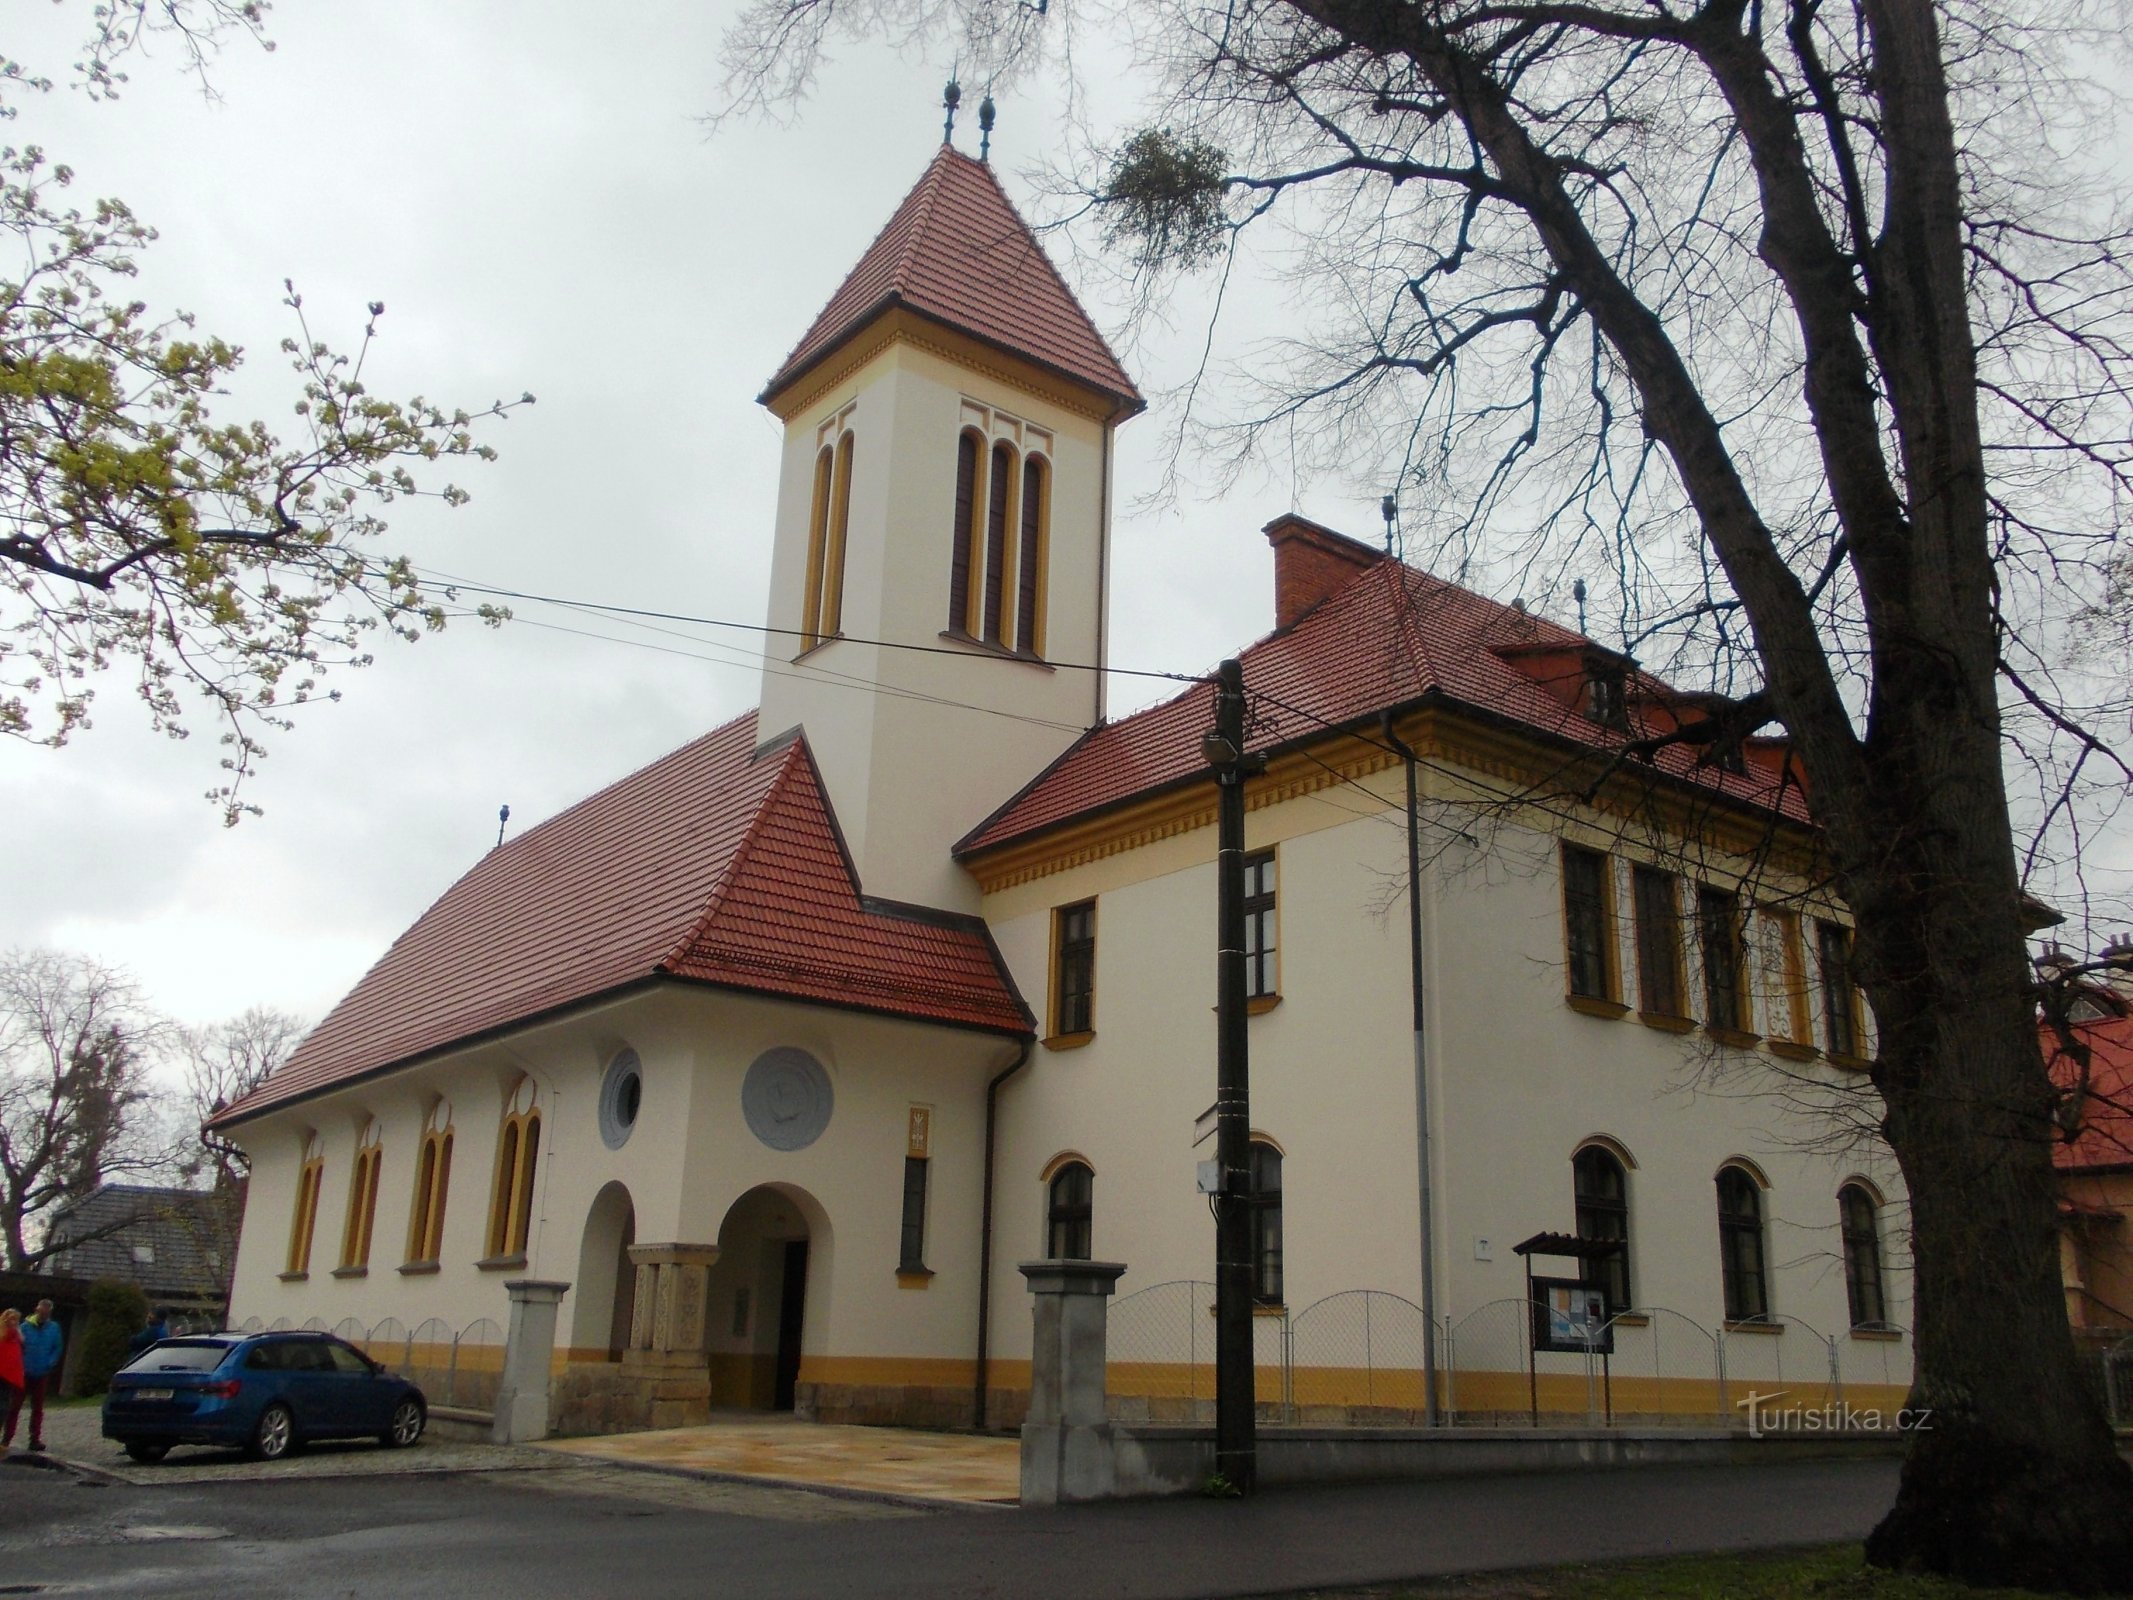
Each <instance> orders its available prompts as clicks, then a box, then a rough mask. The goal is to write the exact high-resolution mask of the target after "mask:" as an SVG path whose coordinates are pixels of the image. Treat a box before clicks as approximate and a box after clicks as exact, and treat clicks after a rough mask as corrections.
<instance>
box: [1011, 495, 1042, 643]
mask: <svg viewBox="0 0 2133 1600" xmlns="http://www.w3.org/2000/svg"><path fill="white" fill-rule="evenodd" d="M1050 476H1051V468H1050V467H1049V466H1048V465H1047V464H1046V462H1045V459H1044V457H1042V456H1035V455H1033V456H1031V457H1029V458H1028V459H1027V460H1025V461H1024V462H1023V463H1022V538H1021V544H1020V547H1019V550H1018V552H1017V554H1016V557H1015V591H1016V593H1015V649H1016V650H1018V651H1019V652H1021V653H1022V654H1023V655H1026V656H1041V655H1043V654H1044V593H1043V583H1044V561H1045V549H1044V546H1045V535H1046V533H1047V532H1048V529H1047V527H1046V524H1047V523H1048V522H1049V521H1050V518H1051V496H1050V495H1049V494H1047V493H1046V492H1045V491H1046V487H1047V480H1048V479H1049V478H1050Z"/></svg>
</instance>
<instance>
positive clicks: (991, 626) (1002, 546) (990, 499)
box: [979, 439, 1015, 644]
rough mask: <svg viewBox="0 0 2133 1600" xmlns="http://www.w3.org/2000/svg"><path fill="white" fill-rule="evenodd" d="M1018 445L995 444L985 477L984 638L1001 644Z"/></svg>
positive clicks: (992, 642) (989, 642) (981, 635)
mask: <svg viewBox="0 0 2133 1600" xmlns="http://www.w3.org/2000/svg"><path fill="white" fill-rule="evenodd" d="M1014 488H1015V447H1014V446H1013V445H1011V444H1009V443H1008V442H1007V441H1006V440H1005V439H1002V440H1000V441H999V442H998V443H996V444H995V445H994V446H993V447H992V467H991V470H990V472H988V473H987V475H986V480H985V619H984V620H985V629H984V632H983V633H982V634H980V635H979V637H980V638H982V639H984V641H985V642H986V643H987V644H1000V643H1002V642H1003V641H1002V638H1001V634H1000V629H1001V625H1002V624H1003V622H1004V621H1005V619H1006V613H1007V552H1008V544H1007V519H1008V508H1009V507H1010V506H1012V505H1013V504H1014Z"/></svg>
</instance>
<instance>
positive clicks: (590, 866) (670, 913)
mask: <svg viewBox="0 0 2133 1600" xmlns="http://www.w3.org/2000/svg"><path fill="white" fill-rule="evenodd" d="M660 980H668V981H673V980H684V981H686V980H694V981H697V982H702V983H708V984H714V985H717V986H719V987H722V988H728V989H736V990H743V991H747V992H750V993H755V994H763V995H771V996H776V997H781V998H786V999H794V1000H801V1001H812V1002H817V1003H821V1004H826V1005H833V1006H841V1007H845V1008H848V1009H852V1010H858V1011H870V1012H878V1013H882V1014H885V1015H889V1016H897V1017H906V1018H910V1019H912V1020H915V1021H921V1022H930V1023H941V1024H946V1025H949V1026H956V1027H966V1028H977V1029H982V1030H987V1031H991V1032H997V1033H1003V1034H1018V1035H1019V1034H1027V1033H1030V1032H1031V1031H1033V1023H1032V1020H1031V1017H1030V1014H1029V1011H1028V1009H1027V1008H1026V1007H1025V1006H1024V1005H1023V1003H1022V1001H1021V998H1020V996H1019V995H1018V994H1017V993H1016V991H1015V987H1014V983H1013V980H1012V979H1011V978H1009V976H1008V975H1007V972H1006V969H1005V967H1004V966H1003V965H1002V963H1001V961H1000V959H999V955H998V952H997V951H996V950H995V948H994V947H993V944H992V940H991V937H990V936H989V935H988V934H987V933H986V931H985V929H984V926H983V924H982V923H980V922H979V921H978V920H977V919H975V918H966V917H958V916H951V915H949V914H946V913H930V912H925V911H921V910H917V909H913V908H908V907H891V906H884V905H881V904H878V903H873V902H866V901H862V899H861V898H860V894H859V890H858V886H857V884H856V881H855V879H854V877H853V873H852V869H851V864H850V861H849V858H848V857H847V856H846V854H845V852H844V848H843V844H842V841H841V839H840V838H839V836H838V833H837V828H836V823H835V820H834V818H833V817H832V815H831V812H830V808H829V804H828V802H827V800H826V799H825V798H824V796H823V792H822V786H821V781H820V778H819V777H818V775H817V773H816V770H815V764H814V761H813V758H812V757H811V756H810V755H809V753H808V750H807V746H806V742H805V741H804V739H802V738H800V737H798V736H797V735H795V736H793V737H791V738H789V739H786V740H784V741H781V742H778V743H775V744H773V745H772V746H770V747H769V748H766V749H764V750H761V751H758V750H757V748H756V718H755V714H754V713H753V712H750V713H748V714H747V715H745V716H742V717H739V718H737V719H735V720H734V721H732V722H729V723H727V724H726V725H725V726H724V727H722V728H718V729H715V730H714V731H712V732H711V733H708V734H706V735H704V736H703V737H702V738H700V739H696V740H694V741H692V742H691V743H689V744H686V745H683V746H682V747H681V748H680V749H678V750H676V751H674V752H672V753H671V754H669V755H666V756H663V757H661V758H660V759H659V760H657V761H654V762H653V763H651V765H649V766H647V767H644V768H642V769H641V770H639V771H637V772H634V773H632V774H630V775H629V776H628V777H626V778H624V779H622V780H621V781H620V782H619V783H616V784H612V785H610V786H609V787H608V788H605V789H602V790H601V791H600V792H599V793H598V794H595V795H593V796H592V797H591V798H589V799H586V800H583V801H580V802H579V803H578V804H577V805H574V806H572V807H571V808H570V809H569V810H567V811H564V812H562V813H560V814H559V815H557V816H555V817H552V818H550V819H549V820H548V821H546V822H544V823H542V824H541V825H539V826H538V827H535V828H532V829H530V830H528V831H527V832H526V833H523V834H521V835H520V836H519V837H518V838H516V839H513V840H511V841H509V842H508V843H506V844H503V845H499V846H498V847H497V848H496V849H494V850H492V851H490V852H489V853H488V854H487V855H486V856H484V857H483V858H482V859H481V861H480V862H478V863H477V864H476V865H475V866H474V867H473V869H472V870H471V871H469V872H468V873H467V874H466V875H465V876H464V877H462V878H461V879H460V880H459V881H458V882H457V883H455V884H453V885H452V887H451V888H450V889H448V890H446V891H445V893H444V896H443V897H442V898H441V899H439V900H438V901H437V903H436V904H435V905H433V906H431V907H430V908H429V910H428V911H426V912H424V913H423V915H422V916H421V918H420V919H419V920H418V921H417V922H416V923H415V925H414V926H413V927H411V928H409V929H408V930H407V932H406V933H404V934H402V935H401V936H400V937H399V938H398V939H397V940H395V941H394V942H393V945H392V947H391V948H390V949H389V950H387V951H386V952H385V955H384V956H383V957H382V958H381V959H380V960H379V961H378V963H377V965H376V966H374V967H372V968H371V969H370V971H369V972H368V973H366V974H365V975H364V977H363V979H362V981H361V982H360V983H358V984H357V985H356V987H355V988H354V989H353V990H352V991H351V992H350V993H349V994H348V996H347V998H345V999H344V1000H342V1001H341V1003H340V1004H339V1005H337V1006H335V1007H334V1008H333V1010H332V1011H330V1012H329V1013H328V1014H327V1016H326V1019H325V1020H324V1021H323V1022H321V1023H320V1024H319V1025H318V1027H316V1028H315V1029H313V1030H312V1032H311V1033H310V1035H309V1036H308V1037H306V1038H305V1040H304V1041H303V1043H302V1044H301V1045H300V1046H298V1048H297V1050H296V1052H295V1053H294V1054H293V1055H292V1056H291V1057H290V1058H289V1060H288V1062H287V1063H286V1064H285V1065H284V1066H283V1067H282V1068H281V1069H280V1070H279V1071H277V1072H276V1073H275V1074H274V1075H273V1076H272V1077H271V1078H269V1079H268V1080H267V1081H266V1082H265V1083H264V1084H262V1085H261V1086H260V1087H259V1088H258V1089H257V1090H255V1091H254V1092H253V1093H252V1094H250V1095H247V1096H246V1097H245V1098H244V1099H242V1100H239V1101H238V1102H237V1103H236V1104H234V1105H232V1106H230V1107H229V1108H228V1109H227V1110H225V1111H223V1112H222V1113H221V1114H220V1116H219V1117H217V1119H216V1121H217V1122H218V1123H220V1124H229V1123H233V1122H237V1121H241V1120H243V1119H245V1118H247V1117H251V1116H255V1115H257V1114H258V1113H260V1112H262V1111H265V1110H267V1109H269V1108H270V1107H273V1106H277V1105H283V1104H286V1103H288V1102H289V1101H292V1100H297V1099H301V1098H304V1097H306V1096H309V1095H312V1094H316V1093H318V1092H320V1091H321V1090H324V1089H328V1088H332V1087H335V1086H337V1085H341V1084H345V1083H348V1082H351V1081H354V1080H356V1079H359V1078H363V1077H367V1076H369V1075H370V1074H372V1073H376V1072H380V1071H384V1070H387V1069H389V1068H392V1067H396V1066H402V1065H407V1064H410V1063H413V1062H415V1061H418V1060H420V1059H422V1058H424V1057H426V1056H429V1055H433V1054H435V1053H437V1052H439V1051H442V1050H445V1049H449V1048H452V1047H455V1046H458V1045H463V1044H467V1043H471V1042H474V1041H477V1040H479V1039H482V1038H486V1037H490V1036H493V1035H495V1034H497V1033H499V1032H502V1031H504V1030H507V1029H510V1028H513V1027H517V1026H520V1025H523V1024H525V1023H527V1022H530V1021H533V1020H535V1019H538V1018H541V1017H545V1016H549V1015H553V1014H557V1013H560V1012H563V1011H567V1010H568V1009H570V1008H571V1007H574V1006H576V1005H580V1004H583V1003H584V1002H587V1001H590V1000H593V999H596V998H598V997H600V996H603V995H608V994H612V993H615V992H618V991H622V990H625V989H628V988H631V987H633V986H636V985H640V984H644V983H647V982H654V981H660Z"/></svg>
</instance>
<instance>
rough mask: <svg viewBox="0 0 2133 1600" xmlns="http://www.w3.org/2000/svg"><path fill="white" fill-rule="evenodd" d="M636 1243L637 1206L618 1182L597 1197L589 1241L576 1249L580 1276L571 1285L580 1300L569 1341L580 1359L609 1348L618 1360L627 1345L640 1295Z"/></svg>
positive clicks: (590, 1213)
mask: <svg viewBox="0 0 2133 1600" xmlns="http://www.w3.org/2000/svg"><path fill="white" fill-rule="evenodd" d="M636 1242H637V1207H636V1206H635V1204H634V1203H632V1201H631V1200H630V1192H629V1190H628V1189H626V1188H624V1187H623V1186H622V1185H621V1184H620V1183H610V1184H608V1185H606V1187H604V1188H602V1189H601V1191H600V1192H599V1193H598V1194H596V1195H594V1196H593V1203H592V1209H591V1210H589V1211H588V1212H587V1213H586V1214H585V1242H584V1243H583V1244H581V1245H580V1246H579V1247H578V1277H577V1282H576V1283H575V1284H574V1285H573V1286H572V1290H571V1292H572V1295H573V1296H574V1297H575V1300H576V1304H575V1305H574V1307H573V1308H572V1311H571V1318H570V1344H571V1350H572V1353H573V1354H574V1355H575V1356H576V1357H577V1359H579V1360H584V1361H590V1360H593V1359H595V1357H594V1356H593V1355H592V1352H593V1351H596V1350H597V1351H605V1352H606V1354H607V1359H608V1360H610V1361H620V1360H621V1359H622V1352H623V1351H624V1350H626V1349H628V1348H629V1342H630V1317H631V1314H632V1312H633V1311H634V1310H635V1306H636V1297H637V1269H636V1268H635V1267H633V1266H631V1265H630V1257H629V1249H630V1246H631V1245H633V1244H635V1243H636Z"/></svg>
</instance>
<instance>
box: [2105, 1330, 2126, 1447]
mask: <svg viewBox="0 0 2133 1600" xmlns="http://www.w3.org/2000/svg"><path fill="white" fill-rule="evenodd" d="M2103 1403H2104V1405H2105V1407H2106V1408H2108V1410H2109V1411H2110V1414H2111V1424H2112V1426H2114V1427H2119V1428H2133V1338H2128V1339H2123V1340H2120V1341H2119V1342H2118V1343H2117V1344H2115V1345H2113V1346H2112V1347H2111V1348H2110V1349H2108V1350H2106V1351H2104V1353H2103Z"/></svg>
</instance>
